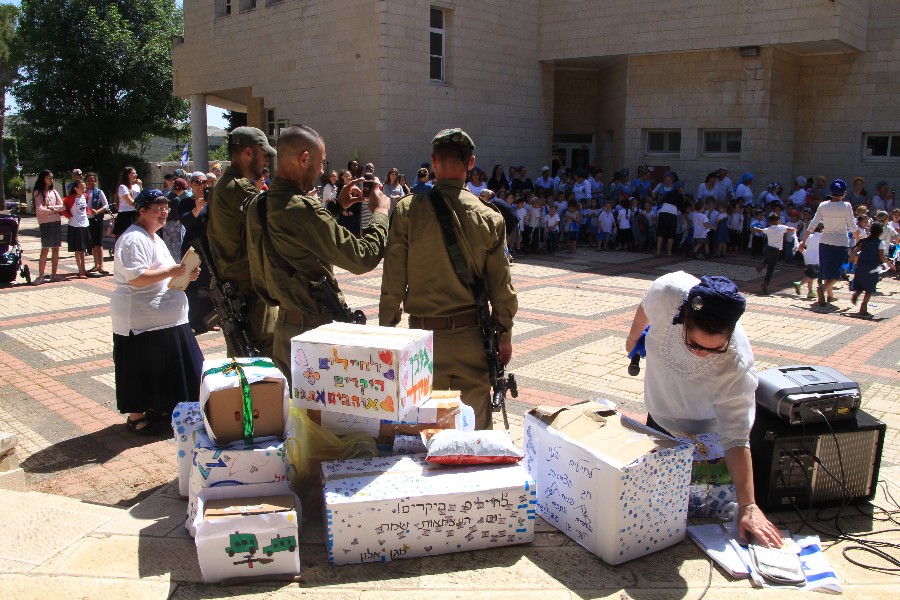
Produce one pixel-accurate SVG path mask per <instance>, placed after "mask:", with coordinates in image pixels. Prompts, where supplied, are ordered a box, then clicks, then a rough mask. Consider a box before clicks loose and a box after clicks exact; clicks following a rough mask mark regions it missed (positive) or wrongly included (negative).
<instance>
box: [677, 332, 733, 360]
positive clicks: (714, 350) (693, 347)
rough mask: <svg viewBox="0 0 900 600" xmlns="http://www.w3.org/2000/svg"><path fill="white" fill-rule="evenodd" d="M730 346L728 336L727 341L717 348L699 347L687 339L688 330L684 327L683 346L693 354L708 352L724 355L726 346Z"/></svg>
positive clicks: (726, 349) (729, 337)
mask: <svg viewBox="0 0 900 600" xmlns="http://www.w3.org/2000/svg"><path fill="white" fill-rule="evenodd" d="M730 344H731V336H730V335H729V336H728V339H727V340H726V341H725V343H724V344H722V345H721V346H719V347H718V348H707V347H706V346H701V345H700V344H698V343H696V342H694V341H693V340H691V339H690V338H689V337H688V328H687V327H684V345H685V346H687V347H688V349H689V350H692V351H694V352H709V353H710V354H725V353H726V352H728V346H729V345H730Z"/></svg>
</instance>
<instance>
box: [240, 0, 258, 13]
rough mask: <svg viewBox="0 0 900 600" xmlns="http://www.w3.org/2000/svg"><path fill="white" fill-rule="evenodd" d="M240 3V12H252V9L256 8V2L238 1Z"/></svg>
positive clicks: (251, 0)
mask: <svg viewBox="0 0 900 600" xmlns="http://www.w3.org/2000/svg"><path fill="white" fill-rule="evenodd" d="M240 1H241V4H240V8H241V12H244V11H248V10H253V9H254V8H256V0H240Z"/></svg>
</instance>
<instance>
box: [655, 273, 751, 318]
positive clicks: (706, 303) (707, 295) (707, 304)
mask: <svg viewBox="0 0 900 600" xmlns="http://www.w3.org/2000/svg"><path fill="white" fill-rule="evenodd" d="M746 308H747V301H746V300H745V299H744V297H743V296H741V294H740V292H739V291H738V287H737V286H736V285H735V284H734V282H733V281H731V280H730V279H728V278H727V277H722V276H721V275H704V276H703V277H701V278H700V283H698V284H697V285H695V286H694V287H692V288H691V290H690V291H689V292H688V295H687V298H685V300H684V302H682V303H681V306H680V307H679V308H678V313H677V314H676V315H675V318H674V319H672V323H673V324H675V325H677V324H679V323H683V319H684V315H685V313H686V312H687V311H690V313H691V316H692V317H694V318H697V319H700V320H703V321H713V322H716V323H720V324H723V325H726V326H728V327H734V326H735V325H736V324H737V322H738V320H739V319H740V318H741V315H743V314H744V310H745V309H746Z"/></svg>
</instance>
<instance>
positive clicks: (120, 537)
mask: <svg viewBox="0 0 900 600" xmlns="http://www.w3.org/2000/svg"><path fill="white" fill-rule="evenodd" d="M22 228H23V229H22V234H23V245H24V247H25V252H26V257H27V258H28V259H29V262H30V263H31V265H32V269H33V272H36V271H37V268H36V267H37V265H36V259H37V253H38V244H37V238H36V233H37V227H36V223H35V222H34V220H33V219H31V220H29V219H26V220H24V221H23V224H22ZM753 266H754V264H753V263H752V262H751V261H749V260H748V259H746V258H738V259H728V260H724V261H708V262H703V261H685V260H684V259H674V258H673V259H662V258H661V259H654V258H652V257H650V256H649V255H646V254H626V253H619V252H606V253H597V252H595V251H593V250H586V249H584V250H582V249H579V251H578V254H576V255H574V256H568V255H565V254H559V255H557V256H555V257H548V256H545V255H542V256H531V257H524V258H521V259H519V258H517V259H516V260H515V262H514V263H513V282H514V284H515V286H516V288H517V289H518V291H519V302H520V308H519V314H518V317H517V319H516V327H515V330H514V359H513V362H512V365H511V371H512V372H514V373H516V376H517V378H518V380H519V388H520V395H519V398H518V400H516V401H510V411H511V413H512V415H511V422H512V429H513V435H514V437H519V438H520V437H521V426H522V419H521V414H522V413H523V411H524V410H527V408H528V407H529V406H533V405H538V404H549V405H562V404H564V403H568V402H571V401H573V400H578V399H592V398H597V397H605V398H609V399H611V400H614V401H616V402H618V403H620V405H621V406H622V407H623V408H624V409H626V410H628V411H631V412H634V413H642V412H643V411H642V402H641V389H642V388H641V378H640V377H638V378H633V377H629V376H628V375H627V372H626V367H627V362H628V361H627V360H626V359H625V357H624V355H623V351H622V347H623V343H624V338H625V335H626V332H627V330H628V327H629V324H630V320H631V315H632V314H633V311H634V309H635V308H636V306H637V305H638V303H639V302H640V299H641V296H642V294H643V292H644V290H646V288H647V286H648V285H649V282H650V281H652V280H653V279H654V278H655V277H658V276H659V275H662V274H664V273H666V272H669V271H673V270H677V269H683V270H687V271H689V272H692V273H695V274H706V273H708V274H724V275H727V276H729V277H732V278H733V279H734V280H735V281H736V282H737V283H738V285H739V286H740V287H741V288H742V290H743V291H744V292H747V293H748V304H749V310H748V313H747V314H746V315H745V317H744V319H743V323H744V327H745V328H746V330H747V332H748V335H749V336H750V339H751V341H752V343H753V347H754V351H755V355H756V360H757V366H758V368H769V367H772V366H776V365H785V364H801V363H811V364H825V365H830V366H834V367H836V368H838V369H839V370H841V371H843V372H844V373H846V374H847V375H849V376H851V377H853V378H855V379H856V380H858V381H859V382H860V384H861V386H862V390H863V398H864V408H866V410H868V411H869V412H870V413H872V414H874V415H875V416H876V417H878V418H880V419H882V420H884V421H885V422H886V423H887V424H888V441H887V443H886V445H885V452H884V459H883V462H882V478H883V479H887V480H888V481H897V480H898V478H900V477H898V476H900V444H898V442H900V439H898V438H900V434H898V429H900V427H898V426H900V407H898V404H897V398H898V392H900V372H898V364H900V341H898V337H900V328H898V327H897V325H898V323H900V318H898V315H900V298H898V295H900V282H898V281H896V280H885V281H883V282H882V284H881V286H880V291H881V294H880V295H879V296H877V297H875V298H874V299H873V302H872V304H871V305H870V310H871V311H872V312H874V313H875V314H876V319H874V320H872V321H861V320H858V319H855V318H852V312H853V311H854V307H852V306H851V305H850V303H849V300H848V298H847V292H846V285H844V286H842V289H840V290H839V291H838V301H837V303H836V306H835V307H834V308H831V309H829V310H818V309H816V308H815V307H813V306H812V305H811V304H810V303H809V302H807V301H806V300H805V299H801V298H798V297H797V296H796V295H795V294H794V293H793V288H792V287H791V286H790V281H791V280H792V279H794V278H798V277H799V270H798V269H796V268H795V267H788V266H779V268H778V270H777V272H776V275H775V280H774V282H773V286H772V287H773V290H779V291H777V292H775V293H774V294H772V295H771V296H759V295H755V294H754V292H755V291H756V290H757V288H758V284H759V282H760V281H761V278H760V276H759V275H758V274H757V272H756V270H755V269H754V268H753ZM61 270H62V271H63V272H66V273H74V260H73V259H72V257H71V256H69V255H66V254H65V253H64V254H63V260H62V268H61ZM339 279H340V281H341V286H342V288H343V290H344V291H345V294H346V296H347V299H348V301H349V303H350V304H351V306H353V307H354V308H363V309H364V310H365V311H366V313H367V314H368V316H369V317H370V322H371V321H373V320H375V318H376V314H375V313H376V312H377V308H378V304H377V303H378V292H379V286H380V280H381V276H380V268H379V269H376V270H375V271H373V272H372V273H368V274H365V275H360V276H352V275H350V274H348V273H340V274H339ZM112 290H113V282H112V278H111V277H105V278H98V279H90V280H74V279H70V280H68V281H66V282H64V283H56V284H45V285H42V286H32V287H27V286H24V285H15V286H12V287H9V288H5V289H0V323H2V328H0V361H2V363H3V364H4V365H5V369H3V370H2V372H0V429H2V430H6V431H12V432H13V433H17V434H18V436H19V454H20V459H21V460H22V463H23V467H24V469H25V471H26V474H27V482H28V486H29V489H30V490H32V491H36V492H45V493H48V494H56V495H58V496H65V497H67V498H58V497H55V496H47V495H42V494H35V493H33V492H32V493H29V494H28V495H26V496H19V495H16V494H13V493H9V492H7V493H3V494H2V495H0V514H3V515H4V517H3V518H4V519H10V518H13V517H12V516H11V515H10V513H9V512H8V511H7V510H6V509H4V504H6V505H7V507H9V506H13V505H15V506H23V505H24V506H28V510H27V511H25V512H24V513H21V514H19V515H18V516H17V517H16V518H21V519H25V521H26V522H27V523H28V524H29V525H28V527H26V528H23V527H17V528H16V529H15V531H17V532H18V531H20V530H26V533H23V534H20V535H21V536H22V537H21V539H18V540H16V543H17V544H19V543H21V544H22V546H21V552H20V553H17V551H13V550H10V549H9V547H10V545H9V544H2V545H0V546H4V548H0V589H4V590H10V591H11V593H12V596H11V597H16V598H30V597H36V598H45V597H54V596H57V597H63V598H65V597H73V596H74V595H79V596H80V597H90V598H93V597H105V596H113V595H115V597H116V598H129V597H138V598H165V597H167V596H169V595H170V594H172V593H174V596H173V597H176V598H210V597H224V596H234V597H254V598H255V597H259V598H289V597H299V596H304V595H306V594H315V596H316V597H317V598H363V597H364V598H419V597H422V596H424V595H425V593H426V591H427V595H428V596H429V597H434V598H462V597H470V596H477V597H482V598H493V597H497V598H506V597H510V598H511V597H516V598H530V597H535V598H537V597H540V598H593V597H609V598H686V597H690V598H696V597H699V596H700V595H701V594H702V593H703V591H704V588H705V587H706V586H707V584H708V583H709V584H710V590H709V591H708V592H707V595H706V597H725V595H726V594H727V595H728V596H729V597H732V596H733V597H735V598H743V597H747V598H759V597H767V596H769V595H772V594H770V593H761V592H759V591H754V590H751V589H750V587H749V585H748V583H747V582H745V581H737V582H735V581H731V580H729V579H728V578H727V577H725V576H724V575H723V574H722V573H721V572H720V571H718V570H713V571H712V572H710V568H709V565H708V562H707V561H706V560H704V559H703V557H702V555H701V554H700V553H699V551H697V550H696V549H695V548H694V546H693V545H691V544H690V543H689V542H685V543H683V544H681V545H679V546H677V547H675V548H674V549H671V550H668V551H665V552H661V553H658V554H656V555H653V556H651V557H647V558H645V559H641V560H638V561H634V562H632V563H628V564H626V565H622V566H620V567H609V566H606V565H604V564H603V563H601V562H600V561H599V560H597V559H596V558H594V557H592V556H591V555H590V554H588V553H587V552H585V551H583V550H581V549H580V548H579V547H578V546H576V545H574V544H572V543H569V540H568V539H567V538H565V537H563V536H562V535H561V534H558V533H555V532H554V530H553V529H551V528H549V527H546V526H542V527H543V529H541V532H540V533H539V534H538V537H537V541H536V543H535V544H534V545H532V546H528V547H520V548H510V549H508V550H502V551H495V552H479V553H465V554H461V555H453V556H447V557H443V558H434V559H425V560H419V559H415V560H410V561H397V562H395V563H390V564H388V565H378V566H360V567H340V568H329V567H327V566H325V564H324V562H325V561H324V555H323V553H322V551H321V548H320V545H321V530H320V529H321V525H320V524H319V523H317V522H316V521H313V522H312V524H311V525H308V526H307V532H306V533H304V537H305V538H306V541H307V545H306V546H305V547H304V548H305V550H306V552H305V553H304V565H305V569H306V570H305V576H304V579H305V581H304V583H303V584H301V585H300V586H297V585H293V586H273V585H269V586H266V585H263V586H249V587H238V588H218V587H204V586H201V585H197V584H196V581H197V576H198V573H197V571H196V558H195V557H193V556H192V546H191V544H190V541H189V540H186V539H185V538H184V534H183V532H182V529H181V526H180V523H179V518H180V515H181V512H180V511H182V510H183V501H182V500H180V499H177V498H176V497H175V496H177V495H176V494H173V493H172V490H171V488H170V486H169V483H170V482H171V480H172V478H173V476H174V473H175V468H174V465H175V463H174V453H173V446H172V444H171V442H170V441H168V440H162V439H159V440H158V439H155V438H149V439H144V438H135V437H134V436H131V435H129V434H127V433H126V432H125V431H124V427H123V425H122V422H123V417H122V416H121V415H119V414H118V412H117V411H116V409H115V393H114V385H115V384H114V380H113V376H112V371H113V368H112V361H111V356H110V351H111V339H112V334H111V329H110V322H109V314H108V298H109V295H110V294H111V292H112ZM200 343H201V347H202V349H203V351H204V353H205V355H206V356H221V355H223V353H224V344H223V343H222V340H221V338H220V337H219V336H218V334H207V335H204V336H201V338H200ZM894 495H895V497H897V496H898V490H897V489H896V488H895V489H894ZM879 499H880V502H881V503H882V504H886V501H885V500H884V496H883V493H882V494H881V495H880V497H879ZM79 500H80V501H81V502H79ZM137 500H143V501H142V502H140V503H139V504H137V505H136V506H135V502H136V501H137ZM132 507H133V508H132ZM124 508H130V509H131V510H130V511H129V512H127V513H126V512H125V510H124ZM779 518H783V519H784V521H783V522H784V524H785V525H787V526H789V527H791V529H793V530H796V529H797V528H798V527H799V523H798V521H797V520H796V518H795V517H792V516H791V515H788V514H785V515H779ZM29 519H30V520H29ZM32 523H33V524H34V525H33V527H32V526H31V524H32ZM317 527H318V528H319V529H318V530H317V529H316V528H317ZM860 527H863V530H865V528H875V529H877V530H881V529H887V527H885V526H884V525H883V524H880V523H874V524H872V523H871V522H867V523H865V524H863V525H860ZM4 530H6V528H5V527H4ZM4 537H5V536H4ZM38 538H40V539H42V540H44V541H45V542H46V543H45V544H44V546H41V544H39V543H38V542H37V539H38ZM878 539H885V540H893V541H895V542H897V541H900V536H898V535H897V533H896V532H888V533H884V534H880V536H879V538H878ZM47 540H50V541H49V542H48V541H47ZM827 545H828V546H829V550H828V555H829V557H830V559H831V561H832V564H833V565H834V566H835V569H836V570H837V571H838V573H839V574H840V576H841V577H842V579H843V580H844V582H845V583H846V584H847V585H846V588H845V595H849V596H850V597H853V598H857V597H858V598H876V597H884V598H887V597H888V594H890V597H892V598H893V597H896V592H898V591H900V587H898V583H900V578H898V577H896V576H893V575H885V574H879V573H872V572H869V571H862V570H860V569H858V568H857V567H854V566H853V565H851V564H850V563H848V562H847V561H846V560H845V559H844V558H843V556H842V554H841V552H840V550H841V549H842V545H841V544H834V543H829V544H827ZM100 557H103V558H102V559H101V558H100ZM3 573H6V574H5V575H4V574H3ZM24 573H29V574H30V575H29V576H25V575H22V574H24ZM38 573H42V574H46V575H53V577H49V578H47V577H44V578H43V579H42V580H41V583H40V586H39V587H36V585H35V583H36V580H35V578H34V577H32V576H31V575H37V574H38ZM122 578H127V579H138V578H140V581H139V582H137V581H131V582H129V583H128V585H127V586H123V585H122V583H123V581H122ZM792 596H793V595H792V594H791V593H790V592H782V593H780V594H779V596H778V597H780V598H785V597H792Z"/></svg>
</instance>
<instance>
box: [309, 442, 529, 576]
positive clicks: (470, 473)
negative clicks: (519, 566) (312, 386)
mask: <svg viewBox="0 0 900 600" xmlns="http://www.w3.org/2000/svg"><path fill="white" fill-rule="evenodd" d="M322 476H323V480H324V482H325V525H326V528H327V530H328V531H327V539H328V560H329V562H331V563H332V564H335V565H345V564H352V563H364V562H387V561H389V560H394V559H397V558H413V557H419V556H431V555H436V554H447V553H450V552H465V551H468V550H478V549H482V548H496V547H500V546H508V545H512V544H525V543H528V542H531V541H532V540H533V539H534V521H535V512H534V508H535V487H534V481H533V480H532V479H531V477H530V476H529V475H528V473H527V472H526V471H525V469H524V468H523V467H522V466H521V465H518V464H515V465H496V466H478V467H454V468H447V467H441V466H438V465H432V464H431V463H428V462H426V461H425V460H424V457H422V456H392V457H386V458H368V459H354V460H345V461H332V462H325V463H322Z"/></svg>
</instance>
